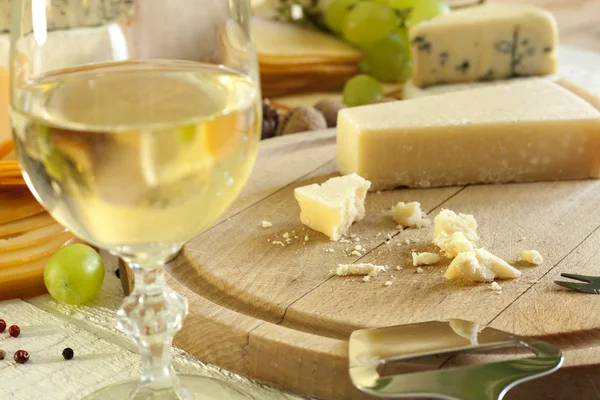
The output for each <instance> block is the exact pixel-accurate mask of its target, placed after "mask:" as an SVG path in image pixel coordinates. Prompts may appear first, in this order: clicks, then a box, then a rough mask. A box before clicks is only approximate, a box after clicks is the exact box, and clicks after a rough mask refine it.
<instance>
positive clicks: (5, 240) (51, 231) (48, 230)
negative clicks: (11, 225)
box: [0, 224, 67, 254]
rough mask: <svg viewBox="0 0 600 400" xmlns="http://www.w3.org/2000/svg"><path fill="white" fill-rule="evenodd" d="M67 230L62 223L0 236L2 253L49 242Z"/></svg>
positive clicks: (0, 250)
mask: <svg viewBox="0 0 600 400" xmlns="http://www.w3.org/2000/svg"><path fill="white" fill-rule="evenodd" d="M66 231H67V229H66V228H64V227H62V226H61V225H59V224H52V225H48V226H43V227H40V228H36V229H33V230H30V231H27V232H21V233H19V234H17V235H13V236H8V237H6V236H5V237H2V238H0V254H2V253H7V252H10V251H13V250H18V249H22V248H25V247H34V246H37V245H38V244H43V243H45V242H49V241H51V240H52V239H53V238H55V237H56V236H57V235H60V234H61V233H64V232H66Z"/></svg>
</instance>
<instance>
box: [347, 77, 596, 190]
mask: <svg viewBox="0 0 600 400" xmlns="http://www.w3.org/2000/svg"><path fill="white" fill-rule="evenodd" d="M599 126H600V111H598V110H596V109H595V108H594V107H593V106H592V105H590V104H589V103H588V102H586V101H585V100H583V99H582V98H581V97H579V96H577V95H575V94H574V93H572V92H570V91H569V90H567V89H565V88H563V87H561V86H559V85H557V84H555V83H552V82H550V81H547V80H543V79H541V80H532V81H524V82H515V83H511V84H508V85H497V86H493V87H486V88H481V89H473V90H465V91H459V92H453V93H446V94H441V95H437V96H431V97H423V98H419V99H414V100H407V101H397V102H388V103H379V104H373V105H367V106H362V107H351V108H346V109H343V110H341V111H340V112H339V114H338V126H337V164H338V169H339V171H340V172H341V173H343V174H349V173H357V174H359V175H360V176H362V177H364V178H365V179H368V180H369V181H371V183H372V185H371V190H377V189H384V188H394V187H399V186H409V187H436V186H450V185H463V184H469V183H500V182H531V181H549V180H550V181H551V180H561V179H582V178H598V177H599V176H600V151H597V150H596V149H600V129H599V128H598V127H599Z"/></svg>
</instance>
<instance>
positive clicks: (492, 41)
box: [410, 3, 558, 86]
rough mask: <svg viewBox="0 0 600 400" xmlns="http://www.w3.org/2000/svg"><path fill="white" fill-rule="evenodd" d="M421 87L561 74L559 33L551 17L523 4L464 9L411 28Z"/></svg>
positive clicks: (417, 80)
mask: <svg viewBox="0 0 600 400" xmlns="http://www.w3.org/2000/svg"><path fill="white" fill-rule="evenodd" d="M410 41H411V54H412V63H413V64H412V65H413V81H414V82H415V83H416V84H417V85H418V86H428V85H435V84H439V83H454V82H475V81H490V80H498V79H505V78H509V77H513V76H528V75H548V74H553V73H555V72H556V70H557V45H558V31H557V27H556V22H555V20H554V17H553V16H552V14H551V13H550V12H548V11H546V10H543V9H541V8H538V7H535V6H531V5H521V4H497V3H496V4H494V3H488V4H484V5H480V6H473V7H468V8H465V9H464V10H460V11H455V12H452V13H450V14H447V15H444V16H440V17H437V18H434V19H431V20H429V21H425V22H423V23H420V24H419V25H418V26H415V27H414V28H412V29H411V30H410Z"/></svg>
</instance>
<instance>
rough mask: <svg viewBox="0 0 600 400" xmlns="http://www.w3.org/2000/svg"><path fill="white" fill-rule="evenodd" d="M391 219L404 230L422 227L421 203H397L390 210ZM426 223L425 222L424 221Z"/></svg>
mask: <svg viewBox="0 0 600 400" xmlns="http://www.w3.org/2000/svg"><path fill="white" fill-rule="evenodd" d="M392 218H393V219H394V221H396V223H397V224H398V225H400V226H402V227H404V228H411V227H415V226H416V227H417V228H420V227H421V226H422V225H424V223H423V222H422V221H423V212H422V211H421V203H419V202H417V201H413V202H410V203H405V202H403V201H401V202H399V203H398V204H396V205H395V206H394V208H392ZM426 221H427V220H426Z"/></svg>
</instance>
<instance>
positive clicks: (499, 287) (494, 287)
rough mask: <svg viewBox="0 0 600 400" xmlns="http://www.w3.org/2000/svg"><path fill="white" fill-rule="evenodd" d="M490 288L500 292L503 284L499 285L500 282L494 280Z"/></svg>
mask: <svg viewBox="0 0 600 400" xmlns="http://www.w3.org/2000/svg"><path fill="white" fill-rule="evenodd" d="M490 289H492V290H493V291H495V292H499V291H501V290H502V286H500V285H498V282H492V284H491V285H490Z"/></svg>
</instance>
